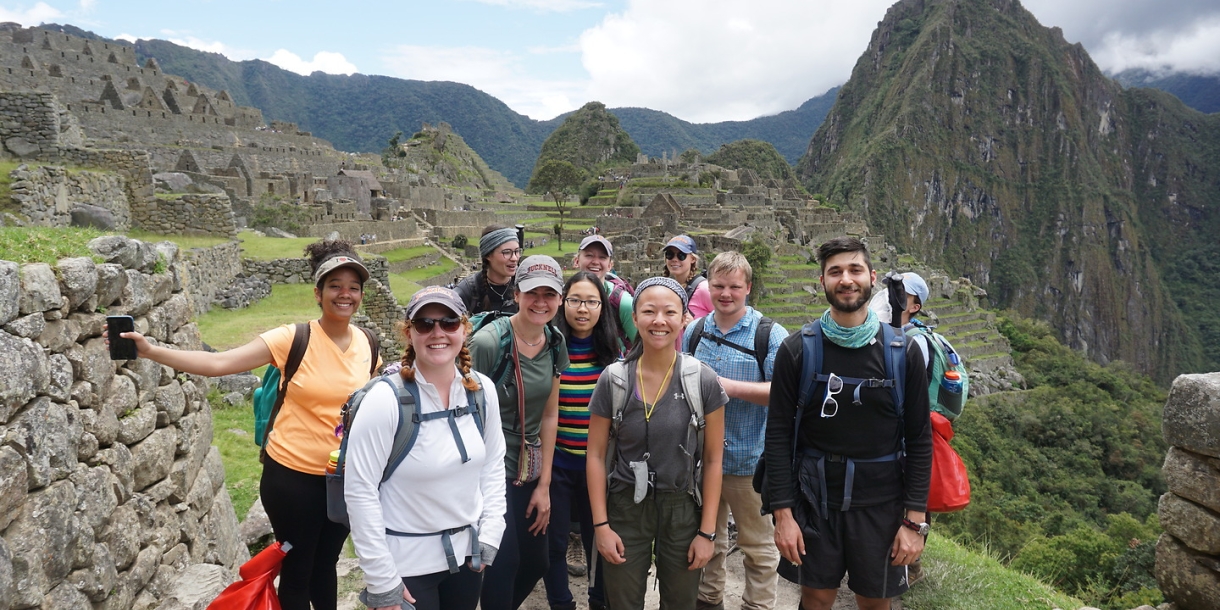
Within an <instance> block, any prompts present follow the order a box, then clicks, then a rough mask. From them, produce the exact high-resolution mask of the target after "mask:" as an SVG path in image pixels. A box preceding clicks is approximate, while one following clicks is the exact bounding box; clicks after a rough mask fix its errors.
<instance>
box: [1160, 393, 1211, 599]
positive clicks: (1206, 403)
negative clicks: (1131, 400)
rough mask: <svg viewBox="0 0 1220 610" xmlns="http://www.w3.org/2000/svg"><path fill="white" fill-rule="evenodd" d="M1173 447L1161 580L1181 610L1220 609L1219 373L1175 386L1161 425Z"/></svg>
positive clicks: (1164, 501) (1163, 509)
mask: <svg viewBox="0 0 1220 610" xmlns="http://www.w3.org/2000/svg"><path fill="white" fill-rule="evenodd" d="M1162 430H1163V432H1164V435H1165V440H1166V441H1168V442H1169V444H1170V445H1172V446H1171V447H1170V449H1169V453H1168V455H1166V456H1165V466H1164V469H1163V473H1164V476H1165V483H1166V484H1167V486H1168V487H1169V492H1168V493H1166V494H1165V495H1164V496H1161V502H1160V506H1159V510H1158V516H1159V517H1160V521H1161V527H1162V528H1164V530H1165V533H1164V534H1162V535H1161V539H1160V540H1159V541H1157V546H1156V578H1157V583H1158V584H1159V585H1160V587H1161V591H1162V592H1163V593H1164V594H1165V597H1166V599H1169V600H1172V601H1174V602H1176V603H1177V606H1178V608H1180V609H1181V610H1220V373H1207V374H1203V375H1182V376H1179V377H1178V378H1177V379H1176V380H1174V382H1173V387H1172V389H1170V391H1169V399H1168V401H1166V403H1165V412H1164V416H1163V421H1162Z"/></svg>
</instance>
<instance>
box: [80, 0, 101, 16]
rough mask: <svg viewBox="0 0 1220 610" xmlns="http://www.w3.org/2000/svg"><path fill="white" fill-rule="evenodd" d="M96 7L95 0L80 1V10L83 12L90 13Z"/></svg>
mask: <svg viewBox="0 0 1220 610" xmlns="http://www.w3.org/2000/svg"><path fill="white" fill-rule="evenodd" d="M95 6H97V0H80V10H82V11H84V12H86V13H87V12H89V11H92V10H93V8H94V7H95Z"/></svg>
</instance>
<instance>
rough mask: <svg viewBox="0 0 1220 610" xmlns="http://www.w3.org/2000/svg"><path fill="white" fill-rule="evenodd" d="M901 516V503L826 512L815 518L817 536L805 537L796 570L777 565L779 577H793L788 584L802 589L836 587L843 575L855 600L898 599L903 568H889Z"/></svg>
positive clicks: (903, 588)
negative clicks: (827, 513) (802, 587)
mask: <svg viewBox="0 0 1220 610" xmlns="http://www.w3.org/2000/svg"><path fill="white" fill-rule="evenodd" d="M902 513H903V505H902V501H901V500H895V501H893V502H889V503H886V504H882V505H880V506H869V507H865V508H852V509H851V510H849V511H847V512H843V511H840V510H836V509H833V508H832V509H830V515H829V519H822V518H820V517H817V516H816V515H815V516H814V519H816V520H817V522H818V530H819V531H820V532H821V536H820V537H819V538H817V539H816V540H813V539H809V538H806V539H805V557H804V560H803V561H802V562H801V566H800V568H798V569H793V568H792V566H791V564H789V565H788V566H783V568H786V569H781V570H780V573H781V575H782V576H784V577H785V578H787V579H788V580H793V577H794V576H795V578H796V580H795V581H794V582H796V583H797V584H799V585H801V586H804V587H811V588H813V589H838V588H839V584H840V583H842V582H843V575H844V574H847V575H848V581H847V587H848V588H849V589H851V590H852V592H853V593H855V594H856V595H859V596H861V597H873V598H879V599H880V598H890V597H897V596H899V595H902V594H903V593H904V592H906V590H907V567H906V566H894V565H890V563H891V562H892V561H893V558H891V557H890V548H891V547H892V546H893V544H894V537H895V536H897V535H898V528H900V527H902ZM784 563H787V562H784ZM793 572H795V574H793Z"/></svg>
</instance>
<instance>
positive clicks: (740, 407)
mask: <svg viewBox="0 0 1220 610" xmlns="http://www.w3.org/2000/svg"><path fill="white" fill-rule="evenodd" d="M753 279H754V271H753V270H752V269H751V268H750V263H749V262H748V261H747V260H746V257H744V256H742V255H741V253H739V252H724V253H721V254H720V255H718V256H716V258H715V259H713V260H712V264H711V265H709V266H708V281H707V284H708V288H709V292H710V294H711V297H712V304H713V306H714V307H715V310H714V311H713V312H712V313H710V314H708V315H707V316H706V317H704V318H702V319H701V320H699V321H696V322H694V323H692V324H690V325H689V326H687V327H686V334H685V336H684V337H683V348H684V351H687V352H690V351H691V349H690V348H691V346H692V345H694V346H695V349H694V352H693V353H694V355H695V357H696V358H698V359H699V360H701V361H703V362H704V363H706V364H707V365H708V366H710V367H712V368H713V369H714V370H715V371H716V373H717V374H718V375H719V376H720V385H721V386H723V387H724V391H725V393H727V394H728V395H729V403H728V404H727V405H725V407H724V440H725V449H724V474H723V477H724V479H723V484H722V487H721V491H720V509H719V512H718V513H717V514H718V515H719V518H718V523H717V525H716V553H715V554H714V555H712V559H711V561H709V562H708V564H707V567H705V568H704V569H703V582H702V584H701V585H700V586H699V600H698V603H697V605H696V608H699V609H704V608H721V609H723V608H724V583H725V571H724V562H725V557H726V556H727V555H728V552H729V540H728V516H729V510H732V511H733V520H734V522H735V523H736V524H737V546H738V547H740V548H741V551H742V553H743V554H744V555H745V561H744V564H745V576H746V587H745V591H744V592H743V593H742V596H741V607H742V608H743V609H745V610H771V609H772V608H775V598H776V587H777V586H778V574H777V573H776V567H777V566H778V565H779V559H780V556H779V550H778V549H776V547H775V540H774V536H775V526H774V525H773V524H772V522H771V518H770V517H767V516H763V515H762V514H761V511H760V509H761V508H762V499H761V497H760V496H759V494H757V493H756V492H755V491H754V489H753V487H752V485H751V481H752V478H753V475H754V467H755V465H757V464H758V460H759V458H760V457H761V456H762V451H763V440H764V436H765V433H766V428H767V404H768V402H769V401H770V395H771V371H772V370H773V368H774V366H775V351H776V350H778V349H779V346H780V343H782V342H783V340H784V339H786V338H787V337H788V332H787V331H786V330H784V328H783V327H782V326H780V325H779V324H773V325H772V326H771V330H770V333H769V335H770V340H769V341H768V342H767V350H766V353H765V354H764V356H765V360H764V361H763V366H762V370H761V371H760V370H759V364H758V359H757V358H756V357H755V355H754V351H755V345H756V343H755V335H756V334H757V333H758V331H759V326H760V322H761V321H762V319H763V316H762V314H761V313H759V312H757V311H755V310H754V308H753V307H749V306H747V305H746V297H748V296H749V294H750V288H751V285H752V281H753ZM700 331H702V332H700ZM697 332H699V337H698V338H696V337H695V334H696V333H697Z"/></svg>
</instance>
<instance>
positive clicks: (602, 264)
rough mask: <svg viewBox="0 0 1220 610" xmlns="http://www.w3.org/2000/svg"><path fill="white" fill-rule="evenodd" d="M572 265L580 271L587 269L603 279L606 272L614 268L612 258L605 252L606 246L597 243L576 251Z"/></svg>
mask: <svg viewBox="0 0 1220 610" xmlns="http://www.w3.org/2000/svg"><path fill="white" fill-rule="evenodd" d="M572 266H573V267H575V268H577V269H580V270H581V271H588V272H589V273H592V274H593V275H596V276H597V277H598V278H600V279H602V280H605V279H606V274H607V273H610V270H611V269H613V268H614V260H613V259H611V258H610V255H609V254H606V248H605V247H603V246H602V245H601V244H599V243H592V244H589V245H588V246H586V247H585V249H584V250H581V251H580V252H577V253H576V259H575V260H573V261H572Z"/></svg>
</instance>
